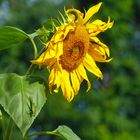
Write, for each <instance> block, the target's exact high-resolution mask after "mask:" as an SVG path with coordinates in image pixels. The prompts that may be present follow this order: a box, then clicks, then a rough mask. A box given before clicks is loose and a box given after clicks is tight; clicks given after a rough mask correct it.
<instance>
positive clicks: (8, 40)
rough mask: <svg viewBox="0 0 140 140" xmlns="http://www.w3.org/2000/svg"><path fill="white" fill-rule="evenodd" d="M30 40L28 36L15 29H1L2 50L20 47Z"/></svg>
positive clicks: (7, 27)
mask: <svg viewBox="0 0 140 140" xmlns="http://www.w3.org/2000/svg"><path fill="white" fill-rule="evenodd" d="M27 38H28V35H27V34H26V33H25V32H24V31H22V30H20V29H18V28H15V27H11V26H4V27H0V50H3V49H8V48H12V47H15V46H19V45H20V44H21V43H23V42H24V41H25V40H26V39H27Z"/></svg>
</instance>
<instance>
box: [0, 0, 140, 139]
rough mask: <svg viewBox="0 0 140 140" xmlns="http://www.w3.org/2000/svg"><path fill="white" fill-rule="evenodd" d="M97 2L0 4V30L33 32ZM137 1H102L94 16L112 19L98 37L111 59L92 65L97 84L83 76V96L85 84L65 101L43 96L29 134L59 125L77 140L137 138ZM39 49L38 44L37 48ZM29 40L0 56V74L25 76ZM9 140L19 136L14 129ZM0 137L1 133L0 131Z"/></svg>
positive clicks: (5, 0) (14, 0) (16, 0)
mask: <svg viewBox="0 0 140 140" xmlns="http://www.w3.org/2000/svg"><path fill="white" fill-rule="evenodd" d="M98 2H99V1H98V0H0V26H4V25H10V26H15V27H18V28H20V29H22V30H24V31H25V32H27V33H33V32H34V31H35V30H37V29H38V28H39V27H40V26H41V24H42V23H43V22H44V21H45V20H46V19H48V18H56V17H58V15H59V13H58V11H61V12H63V9H64V6H65V7H66V8H71V7H75V8H77V9H79V10H81V11H82V12H83V11H84V9H86V10H87V9H88V8H89V7H91V6H93V5H95V4H97V3H98ZM139 13H140V1H139V0H125V1H124V0H117V1H113V0H103V5H102V7H101V9H100V11H99V12H98V13H97V14H96V15H95V18H99V19H102V20H103V21H107V17H108V16H110V17H111V19H112V20H114V21H115V23H114V26H113V28H112V29H109V30H107V31H106V32H105V33H101V34H100V35H99V36H98V37H99V38H100V39H101V41H103V42H104V43H105V44H107V45H108V46H109V48H110V51H111V57H112V58H113V60H112V61H111V62H110V63H103V64H98V65H99V66H100V68H101V70H102V72H103V74H104V80H103V81H99V80H97V79H96V77H94V76H93V75H91V74H88V75H89V77H90V81H91V83H92V89H91V90H90V91H89V92H88V93H86V82H83V83H82V85H81V89H80V92H79V94H78V96H76V97H75V98H74V100H73V101H72V102H71V103H67V101H66V100H65V99H64V97H63V95H62V93H59V94H48V95H47V98H48V100H47V103H46V105H45V106H44V108H43V109H42V111H41V112H40V114H39V116H38V117H37V118H36V120H35V122H34V123H33V125H32V127H31V129H30V130H29V132H33V131H42V130H54V129H55V128H57V126H58V125H61V124H65V125H67V126H69V127H70V128H72V130H73V131H74V132H75V133H76V134H77V135H78V136H79V137H81V139H82V140H138V139H139V138H140V14H139ZM39 47H40V46H39ZM32 52H33V48H32V45H31V43H30V42H28V41H27V42H25V43H24V44H23V45H22V46H20V47H15V48H12V49H7V50H3V51H1V52H0V73H5V72H16V73H18V74H20V75H23V74H25V72H26V70H27V68H28V67H29V65H30V62H29V61H30V60H31V59H33V53H32ZM15 130H16V131H15V133H14V137H15V140H20V139H21V133H20V131H19V129H18V128H16V127H15ZM0 135H1V133H0ZM33 139H34V140H38V139H40V140H59V139H60V138H57V137H56V136H39V137H34V138H33Z"/></svg>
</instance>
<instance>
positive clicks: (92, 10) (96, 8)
mask: <svg viewBox="0 0 140 140" xmlns="http://www.w3.org/2000/svg"><path fill="white" fill-rule="evenodd" d="M101 5H102V2H100V3H98V4H97V5H94V6H92V7H91V8H90V9H89V10H88V11H87V12H86V14H85V17H84V23H86V22H87V21H88V20H89V19H90V18H91V16H93V15H94V14H95V13H97V12H98V11H99V9H100V7H101Z"/></svg>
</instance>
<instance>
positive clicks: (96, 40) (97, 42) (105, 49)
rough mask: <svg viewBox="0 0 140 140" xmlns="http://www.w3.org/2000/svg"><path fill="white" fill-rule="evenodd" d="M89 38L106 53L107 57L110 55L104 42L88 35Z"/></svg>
mask: <svg viewBox="0 0 140 140" xmlns="http://www.w3.org/2000/svg"><path fill="white" fill-rule="evenodd" d="M90 40H91V41H93V42H94V43H96V44H98V45H99V47H100V48H99V49H100V52H102V53H104V54H105V53H106V54H107V56H108V57H109V56H110V51H109V48H108V46H107V45H106V44H104V43H102V42H101V41H100V40H99V39H98V38H97V37H90Z"/></svg>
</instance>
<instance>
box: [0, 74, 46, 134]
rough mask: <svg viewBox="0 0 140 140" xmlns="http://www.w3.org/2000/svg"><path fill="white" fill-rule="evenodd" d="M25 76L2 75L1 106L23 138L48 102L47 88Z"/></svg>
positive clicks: (0, 84)
mask: <svg viewBox="0 0 140 140" xmlns="http://www.w3.org/2000/svg"><path fill="white" fill-rule="evenodd" d="M29 81H30V80H29V79H27V77H25V76H19V75H17V74H14V73H9V74H0V104H1V105H2V106H3V108H4V109H5V111H6V112H7V113H8V114H9V115H10V116H11V117H12V119H13V120H14V122H15V123H16V125H17V126H18V127H19V128H20V130H21V132H22V134H23V136H24V135H25V133H26V131H27V130H28V128H29V127H30V126H31V124H32V123H33V121H34V119H35V118H36V116H37V115H38V113H39V112H40V110H41V108H42V107H43V105H44V104H45V102H46V96H45V88H44V86H43V85H41V84H39V83H38V82H29Z"/></svg>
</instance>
